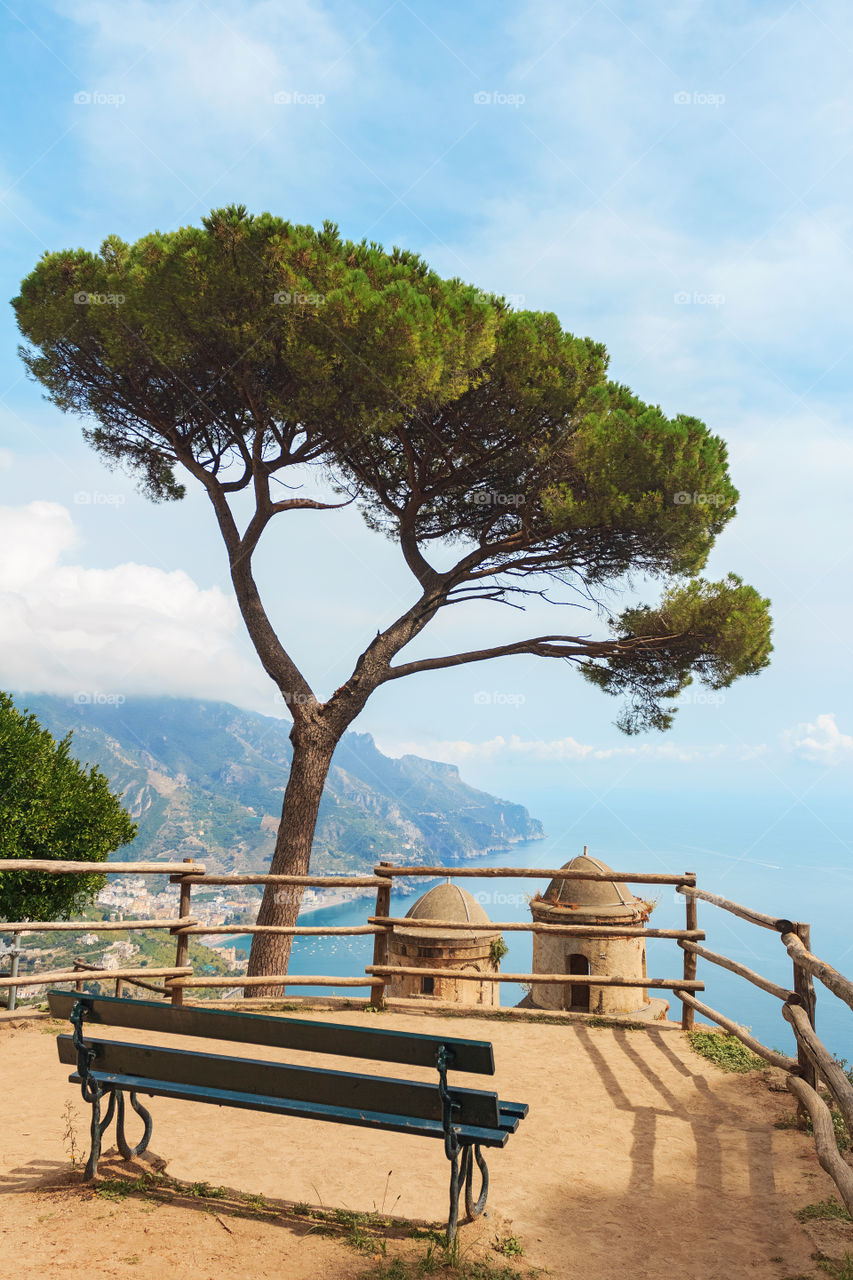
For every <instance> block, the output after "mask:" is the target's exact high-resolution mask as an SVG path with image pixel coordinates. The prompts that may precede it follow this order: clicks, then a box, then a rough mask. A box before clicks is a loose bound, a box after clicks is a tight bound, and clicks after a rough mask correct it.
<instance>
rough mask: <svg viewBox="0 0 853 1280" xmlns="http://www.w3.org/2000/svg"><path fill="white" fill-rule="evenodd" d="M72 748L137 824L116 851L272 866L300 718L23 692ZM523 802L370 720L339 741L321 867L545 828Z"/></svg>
mask: <svg viewBox="0 0 853 1280" xmlns="http://www.w3.org/2000/svg"><path fill="white" fill-rule="evenodd" d="M15 701H16V703H17V705H18V706H19V707H20V708H24V707H26V708H27V709H28V710H30V711H32V712H34V714H35V715H36V716H38V718H39V721H40V722H41V724H42V725H43V726H44V728H46V729H49V730H50V732H51V733H52V734H53V735H54V737H56V738H62V737H64V736H65V734H67V733H68V732H69V730H70V731H73V738H72V742H71V754H72V755H73V756H75V757H76V758H77V759H79V760H82V761H84V762H85V763H87V764H96V765H98V766H99V767H100V768H101V769H102V770H103V772H104V773H105V774H106V775H107V776H108V777H109V779H110V781H111V783H112V785H113V789H114V790H115V791H116V792H117V793H118V794H120V795H121V796H122V799H123V802H124V804H125V805H126V807H127V809H128V810H129V812H130V813H131V815H132V816H133V817H134V818H135V819H136V820H137V822H138V823H139V835H138V836H137V838H136V839H135V840H134V841H133V843H132V844H131V845H128V846H127V847H126V848H125V849H120V850H119V851H118V852H117V853H116V854H114V855H113V856H114V858H116V859H122V858H124V859H132V860H138V859H140V858H143V857H145V858H158V857H167V856H168V857H172V858H175V857H181V858H185V857H194V858H197V859H201V858H202V857H203V858H204V860H205V862H206V864H207V865H208V866H209V867H210V868H211V869H216V870H218V871H242V872H247V871H264V870H266V869H267V868H268V865H269V860H270V857H271V856H272V851H273V846H274V843H275V834H276V830H277V826H278V819H279V815H280V813H281V803H282V798H283V795H284V788H285V785H286V783H287V775H288V771H289V768H290V760H291V755H292V751H291V745H290V741H289V738H288V734H289V731H290V722H289V721H286V720H277V719H273V718H271V717H268V716H262V715H258V714H256V713H255V712H251V711H243V710H240V709H238V708H237V707H233V706H231V705H230V704H228V703H225V702H206V701H205V702H201V701H195V700H193V699H179V698H128V699H127V700H125V701H123V702H120V703H118V704H117V703H116V701H112V702H109V703H105V702H98V701H76V700H75V699H69V698H61V697H54V696H50V695H46V694H18V695H16V696H15ZM544 834H545V833H544V831H543V828H542V824H541V823H540V822H539V821H537V820H536V819H535V818H531V816H530V814H529V813H528V811H527V810H526V809H525V808H524V807H523V806H522V805H519V804H513V803H512V802H510V801H506V800H499V799H497V798H496V797H494V796H491V795H488V794H487V793H486V792H484V791H478V790H475V789H474V788H473V787H469V786H468V785H467V784H466V783H465V782H463V781H462V779H461V778H460V776H459V770H458V768H457V767H456V766H455V765H449V764H440V763H437V762H436V761H433V760H425V759H422V758H421V757H419V756H414V755H406V756H402V757H401V758H400V759H398V760H395V759H391V758H389V757H388V756H385V755H383V754H382V752H381V751H379V750H378V749H377V747H376V746H375V744H374V741H373V738H372V737H371V736H370V734H367V733H348V734H346V735H345V737H344V738H343V739H342V741H341V743H340V745H339V747H338V750H337V751H336V752H335V756H334V760H333V763H332V769H331V773H330V775H329V779H328V782H327V784H326V790H325V794H324V796H323V801H322V804H321V807H320V819H319V823H318V827H317V835H316V838H315V842H314V853H313V857H312V870H313V871H316V872H317V873H319V874H336V873H337V874H344V873H345V872H351V871H355V870H359V871H361V870H364V869H365V868H367V867H371V866H372V865H373V863H374V862H375V861H377V860H378V859H381V858H394V859H395V860H396V861H400V860H401V859H405V860H406V861H407V862H412V863H424V862H442V861H449V862H455V861H457V860H459V859H461V858H468V857H474V856H476V855H478V854H482V853H485V852H487V851H488V850H490V849H501V848H508V847H509V846H510V845H512V844H514V843H517V842H518V841H520V840H536V839H541V838H543V837H544Z"/></svg>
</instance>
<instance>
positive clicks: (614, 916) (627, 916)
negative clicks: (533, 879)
mask: <svg viewBox="0 0 853 1280" xmlns="http://www.w3.org/2000/svg"><path fill="white" fill-rule="evenodd" d="M561 869H562V870H564V871H597V872H601V873H602V874H604V875H607V876H612V875H613V874H614V873H613V870H612V868H611V867H608V866H607V864H606V863H604V862H601V861H600V860H599V859H598V858H591V857H589V855H588V853H587V851H586V849H584V852H583V854H582V855H581V856H580V857H578V858H572V859H571V860H570V861H569V862H566V863H565V864H564V865H563V867H562V868H561ZM530 910H531V913H532V915H533V919H534V920H535V921H538V922H540V923H542V924H586V925H596V924H601V925H610V926H613V925H619V924H625V925H631V926H637V925H644V924H645V921H646V919H647V918H648V914H649V913H648V907H647V906H646V904H645V903H644V902H642V901H641V900H640V899H639V898H635V897H634V895H633V894H632V893H631V892H630V890H629V889H628V887H627V886H626V885H624V884H620V883H619V882H618V881H617V880H616V879H615V878H614V879H612V880H610V879H606V880H562V879H560V880H552V881H551V883H550V884H549V886H548V888H547V889H546V891H545V893H544V894H543V895H542V896H541V897H538V898H534V899H533V901H532V902H531V904H530ZM533 972H534V973H565V974H572V975H574V976H576V977H582V976H584V975H585V974H589V976H590V982H589V984H587V983H580V982H577V983H575V982H573V983H566V984H565V986H562V985H560V984H559V983H549V984H548V985H547V986H546V985H544V984H539V985H537V983H535V982H534V983H533V987H532V991H531V1003H532V1004H533V1005H534V1006H536V1007H538V1008H541V1009H569V1010H573V1011H574V1012H577V1013H600V1014H627V1013H630V1014H634V1015H636V1014H639V1013H642V1012H644V1011H645V1010H646V1009H647V1008H648V1006H649V1004H650V1001H649V998H648V994H647V992H646V989H645V988H644V987H640V986H637V987H611V986H606V987H601V986H599V987H597V986H596V985H595V982H594V977H595V975H596V974H600V975H601V976H607V977H620V978H645V977H646V942H645V938H642V937H639V938H631V937H624V936H623V937H621V938H620V937H619V936H618V934H614V935H613V936H611V937H599V938H580V937H573V936H571V935H566V934H562V935H561V934H551V933H534V935H533Z"/></svg>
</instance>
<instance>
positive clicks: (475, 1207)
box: [447, 1142, 489, 1245]
mask: <svg viewBox="0 0 853 1280" xmlns="http://www.w3.org/2000/svg"><path fill="white" fill-rule="evenodd" d="M460 1150H461V1152H462V1164H461V1166H460V1163H459V1153H460ZM449 1160H450V1216H449V1218H448V1220H447V1243H448V1245H452V1244H453V1241H454V1239H455V1236H456V1230H457V1227H458V1225H459V1198H460V1196H461V1194H462V1188H463V1187H464V1188H465V1213H466V1214H467V1216H468V1218H469V1219H471V1218H479V1216H480V1214H481V1213H482V1212H483V1210H484V1209H485V1207H486V1201H487V1200H488V1198H489V1170H488V1166H487V1164H486V1161H485V1160H484V1158H483V1153H482V1152H481V1150H480V1147H479V1144H478V1143H473V1144H471V1143H467V1142H466V1143H463V1144H462V1145H461V1147H459V1146H457V1147H456V1148H455V1149H454V1150H453V1153H452V1154H451V1155H450V1156H449ZM475 1160H476V1162H477V1167H478V1169H479V1170H480V1194H479V1196H478V1198H477V1199H476V1200H475V1199H474V1189H473V1183H474V1161H475Z"/></svg>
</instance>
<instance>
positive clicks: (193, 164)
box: [0, 0, 853, 811]
mask: <svg viewBox="0 0 853 1280" xmlns="http://www.w3.org/2000/svg"><path fill="white" fill-rule="evenodd" d="M0 27H2V36H3V47H4V49H5V54H4V58H5V67H4V75H3V77H2V79H0V93H2V95H3V97H4V99H5V101H4V118H5V119H6V121H7V122H8V126H7V128H6V130H4V136H3V140H2V157H0V187H2V193H0V221H2V230H3V236H2V243H3V250H2V267H0V269H2V273H3V280H4V288H5V296H6V297H7V298H11V297H12V296H14V294H15V293H16V292H17V286H18V283H19V281H20V279H21V277H22V276H23V275H25V274H26V273H27V272H28V271H29V270H30V269H31V268H32V266H33V265H34V264H35V262H36V260H37V258H38V257H39V255H40V254H41V253H42V252H43V251H44V250H46V249H58V248H66V247H73V246H78V245H83V246H86V247H88V248H91V249H94V248H96V247H97V246H98V244H99V243H100V242H101V240H102V239H103V238H104V236H105V235H107V234H108V233H117V234H119V235H120V236H122V237H123V238H125V239H127V240H133V239H135V238H136V237H138V236H140V235H142V234H144V233H145V232H147V231H149V230H151V229H152V228H154V227H157V228H160V229H163V230H165V229H169V228H173V227H176V226H180V225H185V224H187V223H191V222H192V223H198V221H199V219H200V218H201V216H202V215H203V214H205V213H206V212H207V211H209V209H210V208H211V207H216V206H221V205H224V204H227V203H229V202H242V203H245V204H246V205H247V206H248V207H249V208H250V209H252V210H253V211H261V210H264V209H270V210H272V211H273V212H275V213H277V214H280V215H282V216H286V217H288V218H290V219H292V220H294V221H299V222H310V223H317V222H319V221H321V220H322V219H324V218H331V219H332V220H334V221H337V222H338V223H339V224H340V226H341V228H342V230H343V232H344V233H345V234H346V235H349V236H351V237H353V238H355V239H360V238H361V237H362V236H367V237H368V238H372V239H378V240H380V241H382V242H383V243H385V244H386V245H389V246H390V245H391V244H402V245H405V246H407V247H410V248H412V249H415V250H417V251H419V252H420V253H422V254H423V255H424V256H425V257H426V258H427V259H428V261H429V262H430V263H431V264H432V265H433V266H434V267H436V268H437V269H438V270H439V271H441V272H442V273H444V274H447V275H459V276H462V277H463V278H465V279H467V280H470V281H473V282H475V283H476V284H478V285H480V286H482V287H484V288H487V289H491V290H495V291H496V292H500V293H504V294H506V295H509V296H511V297H512V298H513V300H514V301H515V304H516V305H517V306H522V307H528V308H534V309H543V310H553V311H555V312H556V313H557V314H558V316H559V317H560V320H561V322H562V323H563V325H564V326H565V327H566V328H567V329H569V330H571V331H573V332H576V333H579V334H584V335H587V334H588V335H590V336H592V337H594V338H596V339H598V340H602V341H604V342H605V343H606V344H607V346H608V349H609V351H610V354H611V372H612V374H613V375H614V376H615V377H616V378H618V379H619V380H620V381H624V382H627V383H629V384H630V385H631V386H632V388H633V389H634V390H635V391H636V392H637V393H638V394H639V395H641V396H642V397H643V398H644V399H646V400H649V401H652V402H654V403H660V404H661V405H662V406H663V407H664V409H665V410H666V411H667V412H670V413H676V412H687V413H692V414H695V415H697V416H699V417H701V418H703V419H704V420H705V421H706V422H707V423H708V424H709V425H710V426H711V428H712V429H713V430H714V431H715V432H717V433H719V434H721V435H722V436H724V437H725V438H726V440H727V441H728V443H729V447H730V455H731V465H732V474H733V478H734V480H735V483H736V484H737V485H738V487H739V489H740V490H741V494H742V501H741V504H740V514H739V516H738V519H737V520H736V521H735V522H734V523H733V524H732V525H731V526H730V527H729V528H728V529H727V531H726V532H725V534H724V535H723V536H722V537H721V538H720V540H719V543H718V546H717V548H716V549H715V551H714V553H713V557H712V560H711V563H710V566H709V573H710V574H711V575H712V576H721V574H722V573H723V572H725V571H727V570H729V569H732V570H734V571H736V572H738V573H740V574H742V575H743V576H744V577H745V578H746V579H747V581H750V582H752V583H753V584H754V585H756V586H757V587H758V588H759V589H760V590H761V591H762V592H763V593H764V594H766V595H769V596H770V597H771V598H772V601H773V606H774V608H773V612H774V616H775V621H776V629H775V643H776V654H775V660H774V663H773V666H772V668H771V669H770V670H769V671H768V672H765V673H764V674H763V675H761V676H760V677H759V678H757V679H755V680H751V681H745V682H744V681H742V682H741V683H740V684H738V685H736V686H734V687H733V688H732V689H730V690H727V691H725V692H724V693H722V694H719V695H708V693H707V692H705V691H703V690H701V689H698V688H697V689H691V690H690V691H688V694H687V696H686V697H685V699H684V703H683V706H682V709H681V711H680V712H679V715H678V722H677V726H676V727H675V729H674V730H673V731H672V732H670V733H669V734H667V735H665V736H661V735H652V734H648V735H643V736H641V737H640V738H632V739H626V738H624V737H622V736H621V735H620V734H619V733H618V731H617V730H616V729H615V728H614V727H613V724H612V721H613V719H614V718H615V716H616V714H617V712H618V706H617V704H616V703H615V702H614V701H612V700H611V699H608V698H605V697H603V696H602V695H601V694H600V693H598V692H597V691H595V690H593V689H591V688H589V687H587V686H586V685H585V684H584V683H583V682H582V681H581V679H580V678H579V677H578V676H577V675H575V674H574V673H573V672H572V670H571V669H570V668H569V667H567V666H566V665H565V664H562V663H559V662H549V661H547V660H537V659H533V658H521V659H515V660H513V659H507V660H502V661H501V662H492V663H487V664H480V665H477V666H469V667H465V668H460V669H459V670H457V671H453V672H446V673H433V674H428V675H423V676H419V677H416V678H413V679H410V680H407V681H398V682H395V683H394V684H393V685H392V686H391V687H390V688H388V689H386V690H381V691H380V692H379V693H378V694H377V695H376V696H375V698H374V699H373V701H372V702H371V704H370V705H369V706H368V708H367V709H366V711H365V712H364V713H363V714H362V717H361V718H360V720H359V721H358V723H357V725H356V728H359V729H363V730H369V731H371V732H373V733H374V735H375V736H376V738H377V741H378V743H379V745H380V746H381V747H383V749H385V750H387V751H390V752H392V753H395V754H396V753H400V752H402V751H403V750H415V751H418V752H419V753H420V754H424V755H428V756H432V757H434V758H441V759H447V760H453V761H456V762H457V763H459V764H460V765H461V766H462V769H463V773H464V775H465V776H466V777H467V778H468V779H470V780H471V781H473V782H475V783H477V784H479V785H482V786H484V787H487V788H488V789H490V790H495V791H501V792H503V793H504V794H511V795H513V796H514V797H515V798H519V799H524V798H525V797H526V796H528V795H533V794H534V792H536V791H537V790H538V789H541V788H547V787H550V788H555V789H556V788H562V789H565V790H566V792H567V793H569V792H573V791H578V790H584V791H585V792H590V791H591V792H596V790H601V792H602V793H604V792H606V793H607V794H609V795H612V796H618V794H619V791H620V788H621V789H629V788H630V789H633V790H635V791H643V790H646V789H651V790H661V791H666V790H667V789H673V788H680V789H682V790H683V789H687V790H690V791H695V790H697V789H698V790H699V791H701V790H702V789H703V788H704V789H705V791H706V793H707V794H712V793H714V794H718V793H720V792H721V791H725V792H727V793H731V794H733V793H735V792H737V793H739V794H741V795H745V796H748V795H749V794H751V793H767V794H777V793H778V795H779V797H780V801H781V800H785V801H786V802H787V800H789V799H793V800H794V801H795V802H798V803H802V804H813V805H814V806H815V810H816V811H818V810H819V808H820V797H821V796H822V795H829V794H833V795H837V794H839V793H841V792H843V790H844V788H845V787H846V786H847V784H848V782H849V775H850V766H851V762H853V705H851V687H850V653H849V636H850V634H851V626H853V610H851V601H850V569H851V541H853V540H851V536H850V535H851V509H850V494H851V490H852V489H853V435H852V434H851V430H853V429H852V428H851V425H850V421H849V405H850V394H849V387H850V382H851V362H852V361H853V357H852V356H851V352H853V310H852V309H851V306H850V299H851V297H853V204H851V186H853V179H851V165H850V152H851V148H853V90H851V87H850V76H849V67H850V61H851V53H853V11H851V10H850V9H849V7H848V6H846V5H844V4H842V3H832V2H826V3H822V2H820V0H817V2H815V3H812V4H805V3H801V2H800V0H794V3H760V2H755V0H753V2H752V3H750V4H749V5H747V6H744V5H741V4H735V3H724V2H722V0H720V2H717V3H698V2H694V0H683V2H680V3H662V4H660V5H654V6H649V5H642V4H639V3H636V4H635V3H628V2H627V0H612V3H601V2H598V3H595V2H592V3H590V2H584V3H565V2H563V0H561V2H560V3H551V0H528V2H527V3H523V2H517V3H500V2H499V0H488V3H487V2H485V0H483V2H480V0H475V2H473V3H469V4H467V5H464V6H459V5H457V4H445V3H441V2H433V3H429V4H427V3H425V0H397V2H391V3H389V2H388V0H379V2H377V3H371V2H370V0H362V2H360V3H347V4H343V3H339V2H337V0H330V2H328V3H320V2H319V0H292V2H291V3H288V4H287V5H282V4H280V3H275V2H274V0H268V2H267V0H265V2H263V3H254V2H252V0H230V2H229V3H228V4H224V3H216V2H213V0H211V2H210V3H199V2H197V0H180V2H179V0H128V2H126V3H121V4H118V5H117V4H115V3H112V2H111V3H107V0H73V2H72V0H68V2H67V3H40V2H39V0H30V3H28V4H27V5H23V4H21V3H19V2H18V0H13V2H12V3H10V4H5V3H4V4H3V5H2V8H0ZM0 335H1V336H2V341H0V430H2V439H0V447H1V448H2V452H0V504H2V510H0V593H2V597H3V607H2V613H0V629H2V653H3V658H2V659H0V686H2V685H5V686H6V687H9V688H16V689H22V688H23V689H32V690H36V689H39V690H47V691H51V692H58V693H63V694H69V695H74V694H77V693H82V694H88V695H90V696H95V695H114V696H131V695H132V694H136V693H155V692H168V693H175V694H188V695H192V696H202V697H213V696H219V697H223V698H227V699H229V700H231V701H236V702H239V703H242V704H243V705H248V706H252V707H254V708H256V709H258V710H261V711H264V712H266V713H268V714H281V713H282V712H283V708H282V706H281V705H280V703H277V702H276V701H275V699H274V697H273V693H272V690H271V687H270V685H269V682H268V681H267V679H266V677H265V676H264V675H263V673H262V672H261V671H260V667H259V664H258V662H257V660H256V659H255V658H254V655H253V654H252V652H251V650H250V648H249V646H248V644H247V642H245V641H244V640H243V637H242V634H241V631H240V625H239V620H238V618H237V615H236V611H235V609H234V606H233V603H232V600H231V594H230V587H229V583H228V579H227V574H226V572H225V559H224V553H223V550H222V548H221V546H220V545H219V543H218V535H217V533H216V530H215V527H214V523H213V519H212V515H211V513H210V512H209V510H208V509H207V508H206V505H205V502H203V501H202V498H201V497H200V496H199V495H198V494H196V493H194V492H191V493H190V495H189V496H188V498H187V499H186V501H185V502H183V503H181V504H173V505H167V506H159V507H155V506H152V505H150V504H149V503H147V502H146V501H145V500H144V499H142V498H141V497H140V496H139V495H137V494H136V493H135V492H134V489H133V485H132V483H131V482H130V481H129V480H128V479H127V478H126V477H125V476H123V475H122V474H121V473H115V472H110V471H108V470H106V469H105V468H104V467H103V465H102V464H101V463H100V462H99V460H98V459H97V458H96V457H95V456H94V455H93V454H92V453H91V452H90V451H89V449H88V448H87V446H86V445H85V444H84V443H83V442H82V440H81V437H80V427H79V424H78V423H77V422H76V421H74V420H72V419H64V418H63V416H62V415H61V414H60V413H59V412H58V411H57V410H55V409H53V408H52V407H51V406H49V405H47V404H46V403H45V402H44V401H43V400H42V399H41V397H40V393H39V390H38V388H37V387H35V386H34V385H33V384H32V383H30V382H28V381H27V380H26V379H25V377H24V376H23V369H22V366H21V364H20V362H19V360H18V357H17V355H16V343H17V334H16V330H15V327H14V323H13V318H12V314H11V311H10V310H9V309H8V308H5V309H3V310H2V311H0ZM258 576H259V580H260V583H261V586H262V589H263V591H264V594H265V597H266V599H267V601H268V604H269V608H270V612H271V614H272V615H273V617H274V619H275V621H276V622H277V624H278V625H279V626H280V630H281V634H282V637H283V639H284V640H285V642H286V643H287V644H288V645H289V647H291V649H292V651H293V653H294V656H295V657H296V658H297V660H299V661H302V662H304V665H305V669H306V674H307V675H308V677H309V679H311V680H312V682H313V683H314V684H315V688H316V689H317V691H318V692H319V693H320V694H323V693H328V692H331V691H332V690H333V689H334V688H335V687H336V685H337V684H339V683H340V681H341V680H342V679H343V678H344V677H345V676H346V675H347V674H348V672H349V670H350V669H351V666H352V664H353V662H354V660H355V658H356V656H357V654H358V652H359V651H360V649H361V648H362V647H363V645H364V643H366V642H367V640H368V639H369V638H370V637H371V636H372V635H373V634H374V633H375V630H376V627H377V626H379V625H382V624H383V623H387V622H388V621H390V619H391V618H392V617H393V616H394V615H395V613H396V611H398V610H399V609H400V608H402V607H404V606H405V605H406V604H407V603H408V602H409V601H410V600H411V599H412V582H411V580H410V578H409V575H408V572H407V571H406V570H405V569H404V567H403V566H402V562H401V560H400V557H399V555H398V553H396V552H395V550H394V548H393V546H392V545H391V544H390V543H388V542H385V541H383V540H382V539H380V538H378V537H377V536H376V535H373V534H371V533H369V532H368V531H367V530H366V529H365V528H364V527H363V525H362V524H361V522H360V518H359V517H358V515H357V514H356V513H355V512H354V511H345V512H339V513H328V514H321V513H316V514H314V513H297V515H296V518H295V519H290V518H287V520H286V523H285V520H284V519H280V520H279V523H278V525H277V526H275V525H274V526H273V527H272V528H271V529H270V530H269V531H268V534H267V537H266V541H265V543H264V545H263V547H262V550H261V552H260V554H259V557H258ZM656 590H657V588H654V587H653V588H651V589H650V593H647V594H648V598H653V596H654V593H655V591H656ZM566 613H567V621H566V622H565V623H560V622H559V621H558V617H559V615H558V613H557V612H556V611H554V610H553V609H549V608H548V607H547V606H544V605H539V606H538V607H531V608H530V609H529V611H528V613H527V615H526V616H522V617H519V615H517V614H516V613H515V612H514V611H509V610H501V609H500V607H499V606H494V605H492V606H486V605H484V604H480V605H476V606H472V607H471V608H470V609H469V610H468V611H467V612H464V611H463V610H461V609H458V610H453V611H450V615H448V617H447V618H446V619H445V620H443V621H441V622H440V623H439V624H437V625H436V626H434V627H433V629H432V631H431V632H430V634H429V639H428V640H423V641H421V642H419V648H418V650H417V652H419V653H427V652H429V653H438V652H446V651H448V650H450V649H455V648H471V647H474V646H475V645H477V644H478V643H480V642H482V641H488V642H489V643H493V642H496V641H497V640H498V639H499V638H502V637H507V638H509V637H511V636H519V635H521V634H525V633H526V634H538V633H540V632H542V631H543V630H547V631H554V630H560V629H565V630H570V629H571V625H572V623H574V624H575V625H581V626H583V625H584V624H583V622H581V623H580V624H578V621H577V615H576V613H575V611H572V612H571V613H568V611H566ZM451 615H452V616H451Z"/></svg>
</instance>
